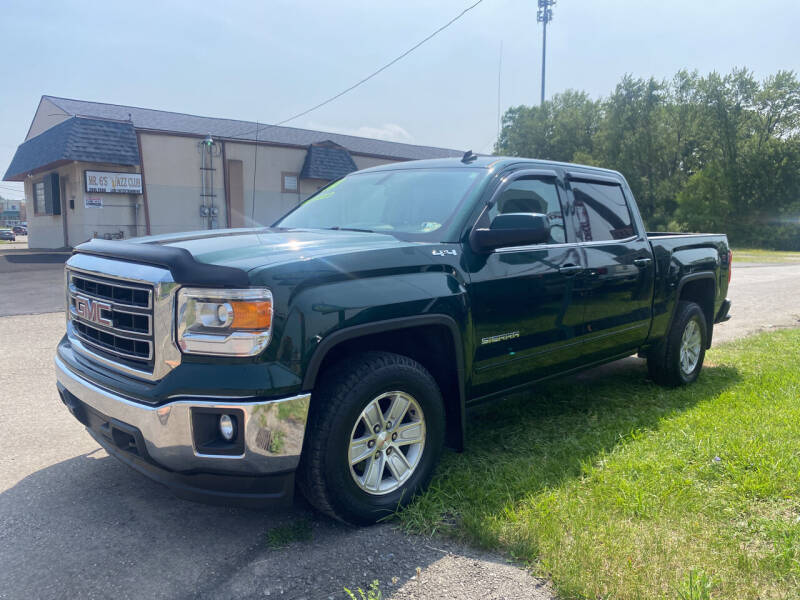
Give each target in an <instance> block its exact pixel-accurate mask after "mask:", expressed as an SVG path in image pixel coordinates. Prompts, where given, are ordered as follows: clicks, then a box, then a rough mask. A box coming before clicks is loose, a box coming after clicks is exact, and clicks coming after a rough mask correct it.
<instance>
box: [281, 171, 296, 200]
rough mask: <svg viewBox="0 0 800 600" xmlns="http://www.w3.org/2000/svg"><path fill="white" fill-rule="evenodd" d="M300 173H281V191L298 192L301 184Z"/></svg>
mask: <svg viewBox="0 0 800 600" xmlns="http://www.w3.org/2000/svg"><path fill="white" fill-rule="evenodd" d="M299 177H300V174H299V173H287V172H286V171H283V172H282V173H281V192H283V193H284V194H296V193H297V191H298V186H299V180H300V179H299Z"/></svg>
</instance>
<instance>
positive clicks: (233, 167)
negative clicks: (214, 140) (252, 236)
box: [225, 159, 244, 227]
mask: <svg viewBox="0 0 800 600" xmlns="http://www.w3.org/2000/svg"><path fill="white" fill-rule="evenodd" d="M226 168H227V170H228V189H227V190H225V195H226V196H227V197H228V227H244V168H243V164H242V161H240V160H232V159H231V160H228V161H227V164H226Z"/></svg>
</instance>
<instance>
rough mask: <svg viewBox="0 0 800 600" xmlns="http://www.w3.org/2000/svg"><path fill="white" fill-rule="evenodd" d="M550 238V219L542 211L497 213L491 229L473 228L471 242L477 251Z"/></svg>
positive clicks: (541, 241) (489, 250) (487, 250)
mask: <svg viewBox="0 0 800 600" xmlns="http://www.w3.org/2000/svg"><path fill="white" fill-rule="evenodd" d="M549 239H550V219H548V218H547V215H543V214H540V213H506V214H503V215H497V216H496V217H495V218H494V219H493V220H492V224H491V225H490V226H489V229H473V230H472V233H471V234H470V236H469V243H470V246H471V247H472V249H473V250H474V251H475V252H491V251H492V250H494V249H495V248H505V247H509V246H528V245H530V244H541V243H543V242H546V241H547V240H549Z"/></svg>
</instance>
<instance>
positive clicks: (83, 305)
mask: <svg viewBox="0 0 800 600" xmlns="http://www.w3.org/2000/svg"><path fill="white" fill-rule="evenodd" d="M104 310H107V311H109V312H111V305H110V304H108V303H107V302H101V301H100V300H89V298H85V297H84V296H75V313H76V314H77V315H78V316H79V317H80V318H82V319H86V320H87V321H91V322H92V323H97V324H98V325H105V326H106V327H113V326H114V322H113V321H112V320H111V319H107V318H105V317H104V316H103V311H104Z"/></svg>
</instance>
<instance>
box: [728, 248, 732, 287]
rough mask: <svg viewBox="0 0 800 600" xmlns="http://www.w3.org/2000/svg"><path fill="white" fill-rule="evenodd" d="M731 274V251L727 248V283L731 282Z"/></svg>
mask: <svg viewBox="0 0 800 600" xmlns="http://www.w3.org/2000/svg"><path fill="white" fill-rule="evenodd" d="M731 275H733V251H732V250H728V283H730V282H731Z"/></svg>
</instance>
